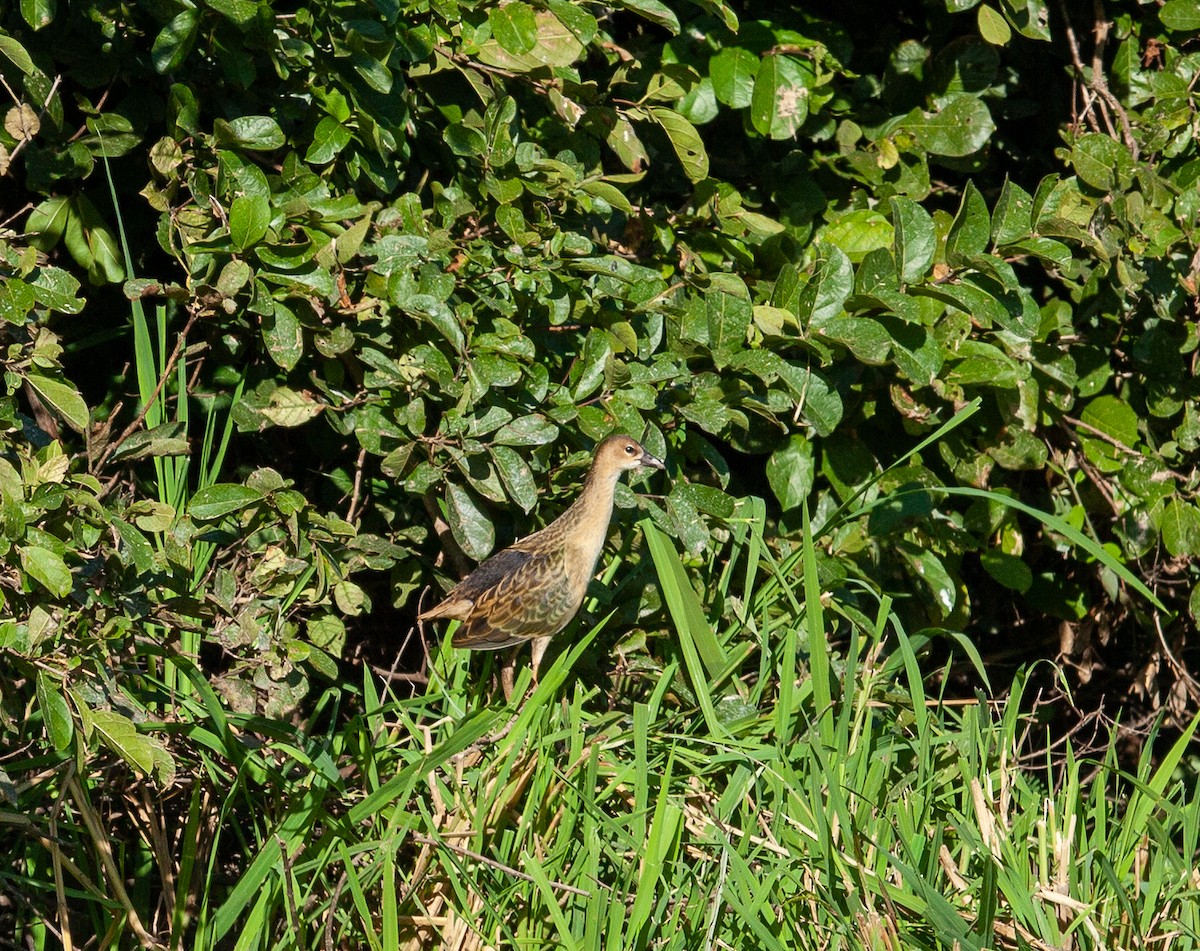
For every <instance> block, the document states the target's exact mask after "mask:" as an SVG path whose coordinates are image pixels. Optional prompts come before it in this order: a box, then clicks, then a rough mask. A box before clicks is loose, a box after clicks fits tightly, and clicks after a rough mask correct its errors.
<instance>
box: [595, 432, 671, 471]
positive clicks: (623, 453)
mask: <svg viewBox="0 0 1200 951" xmlns="http://www.w3.org/2000/svg"><path fill="white" fill-rule="evenodd" d="M593 466H594V468H595V469H596V471H598V472H611V473H614V474H616V475H620V474H621V473H622V472H625V471H627V470H629V469H640V468H643V467H645V468H649V469H665V468H666V466H664V465H663V464H662V460H661V459H657V458H655V457H654V456H652V455H650V453H648V452H646V450H645V449H643V448H642V445H641V443H639V442H638V441H637V440H636V439H631V438H630V437H628V436H609V437H608V438H607V439H606V440H604V442H602V443H600V445H599V446H598V447H597V448H596V460H595V462H594V463H593Z"/></svg>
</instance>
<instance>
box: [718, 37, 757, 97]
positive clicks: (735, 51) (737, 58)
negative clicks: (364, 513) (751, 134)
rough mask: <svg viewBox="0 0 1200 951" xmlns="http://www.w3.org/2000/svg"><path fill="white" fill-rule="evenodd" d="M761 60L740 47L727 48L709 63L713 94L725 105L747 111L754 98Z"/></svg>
mask: <svg viewBox="0 0 1200 951" xmlns="http://www.w3.org/2000/svg"><path fill="white" fill-rule="evenodd" d="M758 65H759V58H758V57H757V56H756V55H755V54H754V53H751V52H750V51H749V50H747V49H743V48H742V47H740V46H727V47H726V48H725V49H723V50H721V52H719V53H718V54H717V55H716V56H714V57H713V58H712V59H711V60H709V63H708V75H709V77H710V78H711V79H712V87H713V92H714V93H715V94H716V97H717V98H718V99H719V100H720V101H721V102H723V103H725V105H727V106H730V107H732V108H734V109H745V108H746V106H748V105H750V103H751V101H752V99H753V98H754V79H755V77H756V76H757V75H758Z"/></svg>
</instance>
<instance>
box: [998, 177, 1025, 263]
mask: <svg viewBox="0 0 1200 951" xmlns="http://www.w3.org/2000/svg"><path fill="white" fill-rule="evenodd" d="M1032 231H1033V197H1032V196H1031V195H1030V194H1029V192H1027V191H1025V189H1023V188H1022V187H1021V186H1020V185H1016V184H1014V183H1013V181H1012V180H1011V179H1009V178H1005V179H1004V187H1003V188H1001V189H1000V197H999V198H998V199H996V208H995V210H994V211H993V213H992V243H993V244H994V245H996V246H1000V245H1002V244H1011V243H1013V242H1014V241H1019V240H1021V239H1022V238H1026V237H1028V236H1029V234H1030V232H1032Z"/></svg>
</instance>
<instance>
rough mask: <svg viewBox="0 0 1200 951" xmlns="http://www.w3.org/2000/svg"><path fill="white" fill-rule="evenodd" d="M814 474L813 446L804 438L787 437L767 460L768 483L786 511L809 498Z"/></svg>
mask: <svg viewBox="0 0 1200 951" xmlns="http://www.w3.org/2000/svg"><path fill="white" fill-rule="evenodd" d="M815 474H816V464H815V462H814V461H813V448H812V443H811V442H809V441H808V440H807V439H806V438H805V437H803V436H790V437H788V441H787V442H785V443H784V444H783V445H782V446H780V447H779V448H778V449H776V450H775V451H774V452H773V453H771V458H770V459H768V460H767V482H768V483H769V484H770V486H771V491H772V492H774V493H775V498H777V499H779V504H780V505H781V506H782V507H783V510H784V511H785V512H786V511H789V510H791V509H794V508H796V507H797V506H799V505H800V504H801V503H802V502H803V501H804V500H805V499H806V498H808V494H809V492H811V491H812V487H813V480H814V476H815Z"/></svg>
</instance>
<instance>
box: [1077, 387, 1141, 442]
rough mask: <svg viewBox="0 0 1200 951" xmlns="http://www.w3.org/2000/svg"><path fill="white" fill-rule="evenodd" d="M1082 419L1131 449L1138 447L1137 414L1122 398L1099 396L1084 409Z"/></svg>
mask: <svg viewBox="0 0 1200 951" xmlns="http://www.w3.org/2000/svg"><path fill="white" fill-rule="evenodd" d="M1080 419H1082V420H1083V422H1085V423H1087V424H1088V426H1091V427H1092V428H1094V429H1098V430H1099V431H1100V432H1102V433H1104V434H1105V435H1106V436H1111V437H1112V438H1113V439H1116V440H1117V441H1118V442H1120V443H1122V444H1124V445H1125V446H1128V447H1129V448H1131V449H1132V448H1133V447H1134V446H1136V445H1137V441H1138V416H1137V413H1135V412H1134V411H1133V407H1131V406H1130V405H1129V404H1128V403H1126V402H1125V401H1124V400H1122V399H1121V398H1120V397H1116V396H1110V395H1105V396H1097V397H1096V398H1095V399H1094V400H1092V401H1091V402H1090V403H1088V405H1087V406H1086V407H1084V410H1083V412H1082V413H1081V414H1080Z"/></svg>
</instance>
